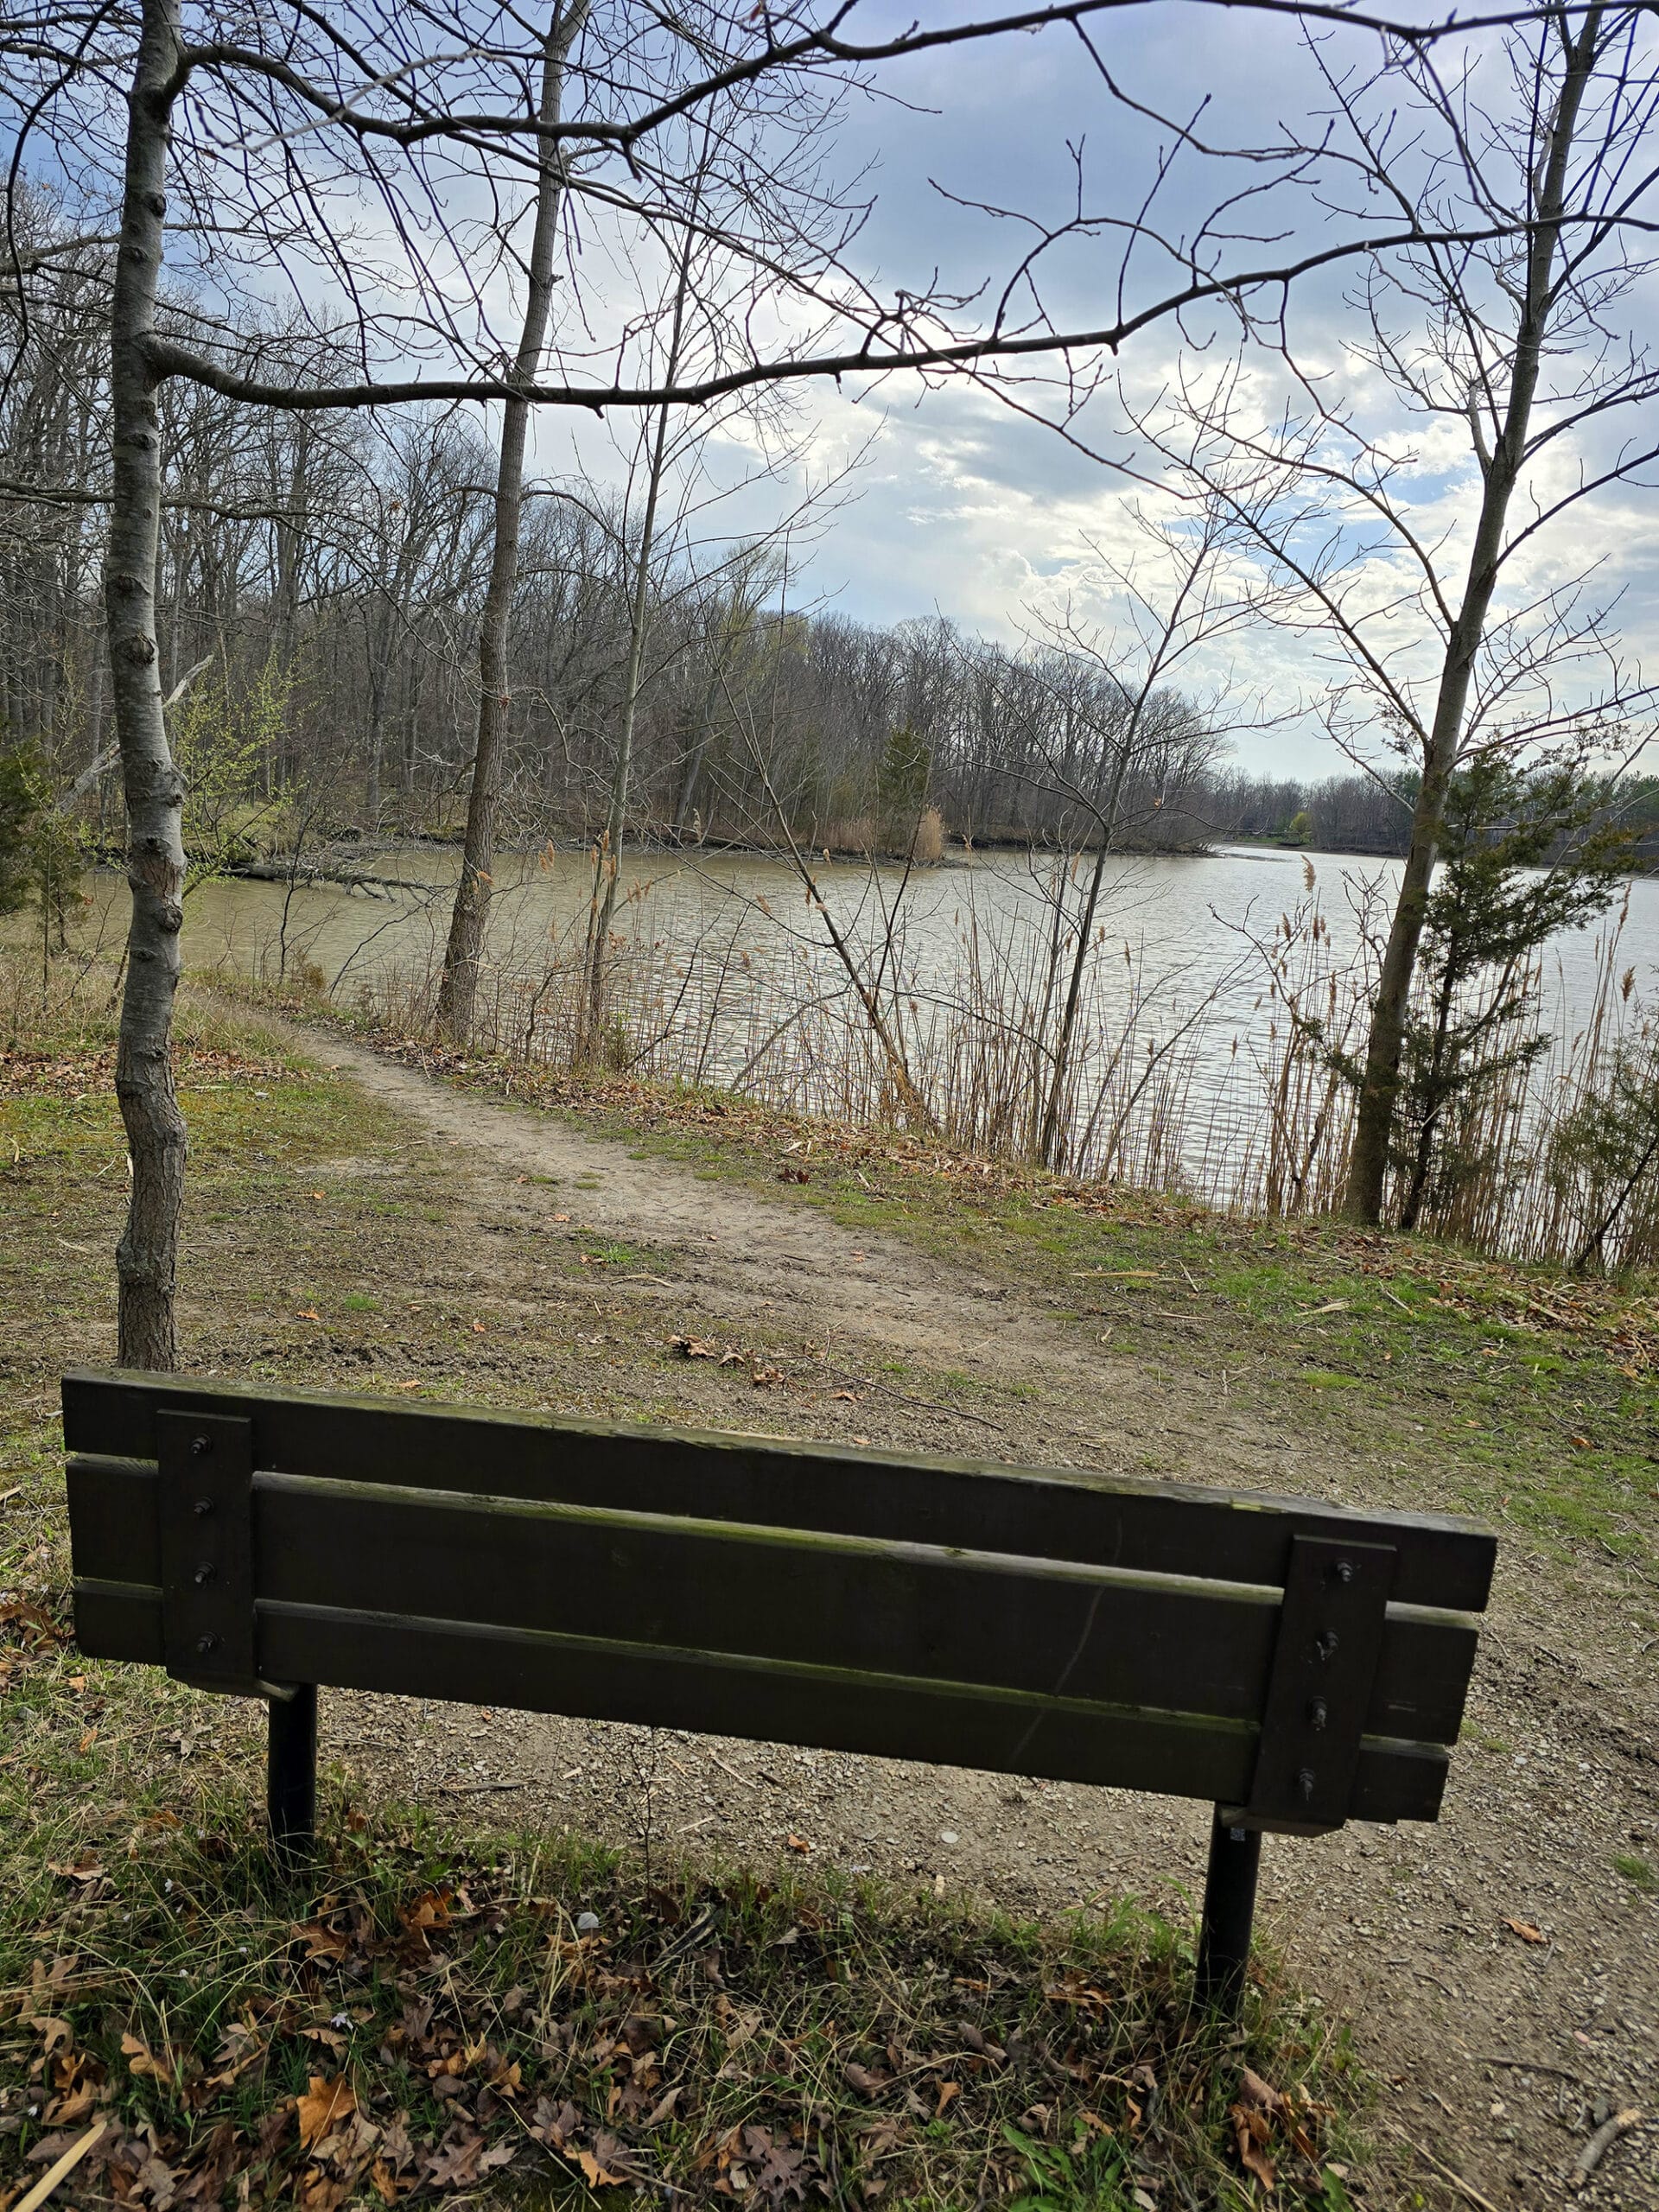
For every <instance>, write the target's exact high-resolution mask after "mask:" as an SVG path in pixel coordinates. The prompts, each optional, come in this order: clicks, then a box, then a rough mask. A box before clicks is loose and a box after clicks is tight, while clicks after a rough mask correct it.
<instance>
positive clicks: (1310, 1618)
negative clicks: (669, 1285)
mask: <svg viewBox="0 0 1659 2212" xmlns="http://www.w3.org/2000/svg"><path fill="white" fill-rule="evenodd" d="M63 1405H64V1437H65V1442H66V1445H67V1449H68V1451H69V1452H70V1454H71V1458H70V1462H69V1506H70V1520H71V1529H72V1535H73V1552H74V1574H75V1622H76V1632H77V1636H78V1638H79V1643H80V1645H81V1648H82V1649H83V1650H84V1651H86V1653H87V1654H88V1655H89V1656H94V1657H104V1658H111V1659H127V1660H143V1661H149V1662H153V1663H156V1664H162V1665H165V1666H167V1667H168V1669H169V1670H170V1671H171V1672H173V1673H174V1674H175V1675H180V1676H181V1677H182V1678H184V1679H187V1680H189V1681H197V1682H200V1683H203V1684H205V1685H207V1686H209V1687H217V1688H227V1689H244V1690H246V1689H250V1688H254V1687H256V1686H257V1684H258V1683H260V1682H262V1681H264V1682H278V1683H283V1682H320V1683H324V1684H328V1685H333V1686H334V1687H338V1688H351V1689H364V1690H386V1691H396V1692H401V1693H404V1694H411V1695H418V1696H423V1697H431V1698H440V1699H454V1700H467V1701H473V1702H477V1703H480V1704H488V1705H504V1706H516V1707H524V1708H527V1709H531V1710H534V1711H540V1712H550V1713H568V1714H572V1715H582V1716H586V1717H588V1718H593V1719H613V1720H627V1721H635V1722H649V1723H654V1724H657V1725H659V1726H670V1727H682V1728H689V1729H695V1730H698V1731H702V1732H710V1733H715V1734H721V1735H731V1736H741V1737H749V1738H758V1739H760V1740H763V1741H770V1742H784V1743H795V1744H804V1745H820V1746H823V1747H826V1748H829V1749H836V1750H844V1751H865V1752H873V1753H879V1754H886V1755H889V1756H893V1757H897V1758H917V1759H926V1760H931V1761H936V1762H941V1763H944V1764H954V1765H960V1766H968V1767H976V1768H982V1769H987V1770H993V1771H1001V1772H1011V1773H1020V1774H1033V1775H1045V1776H1048V1777H1052V1778H1055V1779H1065V1780H1073V1781H1078V1782H1090V1783H1115V1784H1117V1785H1119V1786H1122V1787H1126V1788H1131V1789H1150V1790H1160V1791H1165V1792H1168V1793H1170V1794H1173V1795H1177V1796H1195V1797H1205V1798H1210V1799H1211V1800H1214V1801H1216V1802H1219V1803H1221V1804H1224V1805H1228V1806H1231V1807H1236V1808H1239V1809H1240V1812H1241V1814H1247V1815H1249V1818H1250V1819H1251V1821H1253V1822H1254V1824H1255V1825H1259V1826H1263V1827H1293V1828H1295V1827H1329V1826H1334V1825H1336V1824H1338V1823H1339V1822H1341V1821H1344V1820H1345V1819H1348V1818H1350V1817H1357V1818H1363V1819H1367V1820H1378V1821H1393V1820H1400V1819H1412V1820H1432V1819H1433V1817H1434V1815H1435V1814H1436V1813H1437V1811H1438V1809H1439V1806H1440V1795H1441V1790H1442V1787H1443V1784H1444V1780H1445V1774H1446V1746H1447V1745H1450V1744H1452V1742H1453V1741H1455V1739H1456V1737H1457V1734H1458V1730H1459V1722H1460V1719H1461V1716H1462V1712H1463V1703H1464V1697H1465V1690H1466V1688H1467V1685H1468V1680H1469V1674H1470V1669H1471V1665H1472V1663H1473V1659H1474V1653H1475V1642H1476V1628H1475V1624H1474V1623H1473V1621H1472V1620H1471V1618H1469V1616H1470V1615H1471V1614H1473V1613H1476V1612H1478V1611H1480V1610H1481V1609H1482V1608H1483V1607H1484V1605H1485V1602H1486V1598H1487V1594H1488V1591H1489V1589H1490V1586H1491V1573H1492V1564H1493V1559H1494V1554H1495V1549H1496V1545H1495V1540H1494V1538H1493V1537H1492V1536H1491V1535H1490V1534H1488V1533H1487V1532H1486V1531H1484V1529H1479V1528H1478V1527H1476V1526H1475V1525H1474V1524H1472V1523H1471V1522H1465V1521H1461V1520H1454V1519H1450V1518H1440V1517H1436V1516H1424V1515H1415V1514H1394V1513H1366V1514H1362V1513H1355V1512H1351V1511H1347V1510H1344V1509H1342V1508H1340V1507H1337V1506H1332V1505H1325V1504H1322V1503H1318V1502H1317V1501H1310V1500H1295V1499H1288V1498H1277V1497H1262V1496H1258V1495H1256V1494H1255V1493H1254V1492H1244V1491H1224V1490H1207V1489H1195V1488H1191V1487H1188V1486H1185V1485H1182V1484H1173V1483H1161V1482H1156V1481H1143V1480H1137V1479H1135V1478H1126V1477H1122V1476H1107V1475H1097V1474H1093V1473H1076V1472H1054V1471H1046V1470H1035V1469H1027V1468H1008V1467H997V1466H979V1465H971V1464H969V1463H967V1462H963V1461H956V1460H944V1459H919V1458H914V1457H910V1456H907V1455H899V1454H896V1453H890V1452H848V1451H845V1450H842V1449H829V1448H826V1447H824V1446H812V1445H798V1444H794V1443H791V1442H788V1441H785V1440H778V1439H773V1438H755V1437H744V1436H731V1435H703V1434H686V1433H674V1432H671V1431H667V1430H664V1429H658V1428H650V1427H618V1426H612V1425H610V1424H604V1423H599V1422H594V1421H575V1420H567V1419H563V1418H555V1417H551V1416H547V1415H540V1414H534V1415H524V1414H505V1413H495V1412H487V1411H480V1410H474V1409H471V1408H443V1407H433V1406H428V1405H422V1404H413V1405H411V1404H409V1403H406V1402H400V1401H396V1400H387V1399H380V1398H345V1397H334V1396H325V1395H320V1394H315V1393H311V1392H302V1391H297V1390H287V1389H278V1388H275V1387H266V1386H257V1387H248V1386H243V1385H239V1384H219V1383H200V1382H198V1381H194V1380H192V1379H188V1378H185V1377H181V1376H156V1375H147V1374H128V1373H123V1374H86V1373H81V1374H73V1375H71V1376H67V1377H66V1379H65V1382H64V1386H63Z"/></svg>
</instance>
